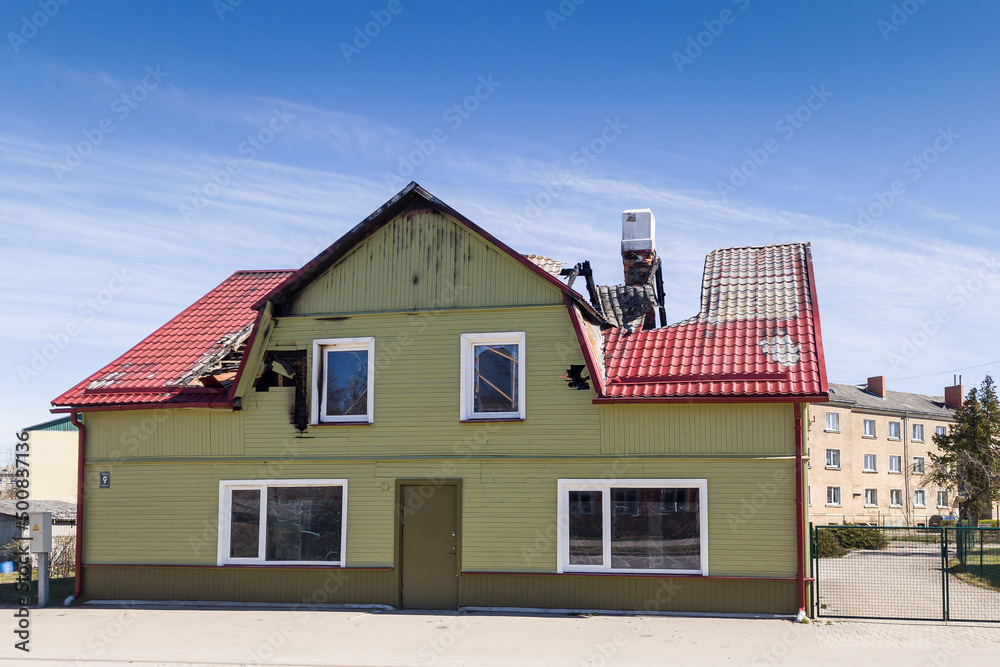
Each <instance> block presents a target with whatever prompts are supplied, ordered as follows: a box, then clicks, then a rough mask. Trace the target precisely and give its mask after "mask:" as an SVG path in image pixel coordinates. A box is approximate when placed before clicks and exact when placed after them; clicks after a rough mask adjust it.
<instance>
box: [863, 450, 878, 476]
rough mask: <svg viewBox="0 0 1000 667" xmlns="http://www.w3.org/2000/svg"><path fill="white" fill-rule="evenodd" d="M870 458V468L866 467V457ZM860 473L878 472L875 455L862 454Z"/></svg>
mask: <svg viewBox="0 0 1000 667" xmlns="http://www.w3.org/2000/svg"><path fill="white" fill-rule="evenodd" d="M869 456H870V457H872V467H871V468H869V467H868V457H869ZM861 472H878V456H877V455H876V454H862V458H861Z"/></svg>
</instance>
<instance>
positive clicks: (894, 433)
mask: <svg viewBox="0 0 1000 667" xmlns="http://www.w3.org/2000/svg"><path fill="white" fill-rule="evenodd" d="M899 433H900V431H899V422H889V439H890V440H899V439H900V438H899Z"/></svg>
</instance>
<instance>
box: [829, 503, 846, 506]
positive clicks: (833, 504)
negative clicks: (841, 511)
mask: <svg viewBox="0 0 1000 667" xmlns="http://www.w3.org/2000/svg"><path fill="white" fill-rule="evenodd" d="M826 506H827V507H843V505H841V504H840V503H827V504H826Z"/></svg>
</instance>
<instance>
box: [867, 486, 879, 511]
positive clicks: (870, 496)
mask: <svg viewBox="0 0 1000 667" xmlns="http://www.w3.org/2000/svg"><path fill="white" fill-rule="evenodd" d="M865 507H878V489H865Z"/></svg>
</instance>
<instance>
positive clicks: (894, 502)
mask: <svg viewBox="0 0 1000 667" xmlns="http://www.w3.org/2000/svg"><path fill="white" fill-rule="evenodd" d="M902 506H903V490H902V489H889V507H902Z"/></svg>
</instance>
